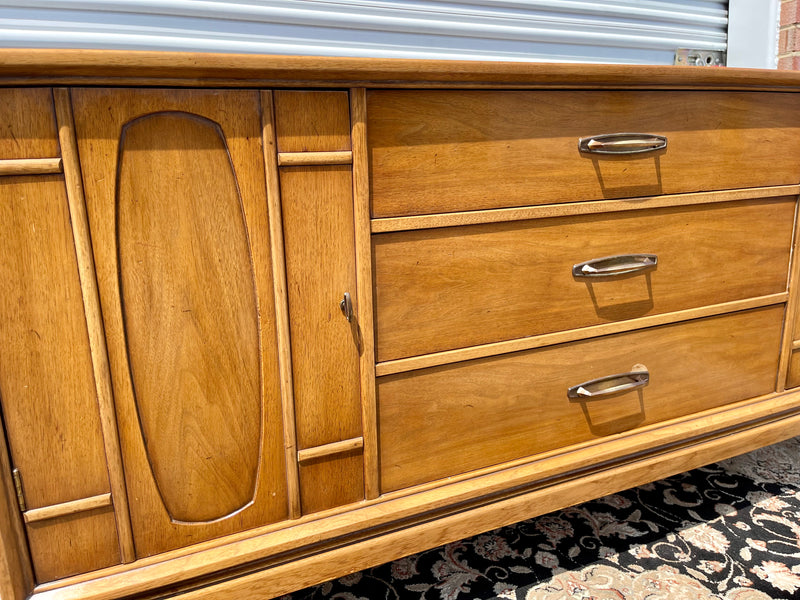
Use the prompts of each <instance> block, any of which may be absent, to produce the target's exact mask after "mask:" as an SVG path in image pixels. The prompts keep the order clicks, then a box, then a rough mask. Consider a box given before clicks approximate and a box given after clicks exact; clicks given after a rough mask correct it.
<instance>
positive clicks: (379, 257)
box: [373, 197, 795, 361]
mask: <svg viewBox="0 0 800 600" xmlns="http://www.w3.org/2000/svg"><path fill="white" fill-rule="evenodd" d="M794 210H795V198H794V197H784V198H777V199H767V200H755V201H744V202H734V203H725V204H712V205H699V206H690V207H685V208H680V207H678V208H663V209H656V210H651V211H630V212H623V213H610V214H604V215H593V216H578V217H564V218H553V219H538V220H531V221H519V222H512V223H498V224H490V225H472V226H466V227H449V228H442V229H430V230H422V231H413V232H402V233H390V234H379V235H375V236H373V244H374V255H375V315H376V336H377V348H378V352H377V354H378V360H379V361H385V360H391V359H397V358H401V357H407V356H414V355H420V354H426V353H431V352H438V351H443V350H450V349H454V348H464V347H468V346H474V345H476V344H485V343H491V342H498V341H501V340H508V339H515V338H522V337H526V336H532V335H539V334H543V333H550V332H554V331H563V330H567V329H573V328H578V327H586V326H591V325H597V324H601V323H609V322H615V321H621V320H627V319H634V318H638V317H642V316H645V315H652V314H659V313H664V312H671V311H677V310H683V309H688V308H693V307H700V306H704V305H708V304H716V303H721V302H730V301H734V300H742V299H745V298H747V297H750V296H761V295H768V294H774V293H779V292H782V291H785V290H786V282H787V275H788V269H789V249H790V246H791V240H792V232H793V219H794ZM631 253H651V254H656V255H657V256H658V265H657V267H656V268H655V269H654V270H652V271H647V272H643V273H641V274H638V275H631V276H627V277H609V278H596V279H578V278H575V277H573V275H572V266H573V265H574V264H577V263H581V262H584V261H587V260H590V259H594V258H601V257H605V256H611V255H617V254H631Z"/></svg>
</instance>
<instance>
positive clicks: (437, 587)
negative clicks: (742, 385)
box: [282, 437, 800, 600]
mask: <svg viewBox="0 0 800 600" xmlns="http://www.w3.org/2000/svg"><path fill="white" fill-rule="evenodd" d="M575 598H579V599H585V600H590V599H591V600H611V599H614V600H620V599H625V600H628V599H636V600H661V599H675V598H680V599H681V600H770V599H774V598H800V437H798V438H794V439H791V440H788V441H786V442H783V443H780V444H776V445H774V446H770V447H767V448H762V449H760V450H756V451H755V452H751V453H749V454H745V455H742V456H739V457H736V458H733V459H730V460H727V461H723V462H720V463H716V464H712V465H709V466H707V467H703V468H701V469H695V470H693V471H688V472H686V473H681V474H680V475H676V476H674V477H669V478H667V479H663V480H661V481H657V482H655V483H651V484H647V485H643V486H641V487H638V488H633V489H630V490H626V491H624V492H621V493H619V494H613V495H611V496H606V497H604V498H600V499H598V500H595V501H592V502H586V503H584V504H581V505H578V506H573V507H570V508H567V509H564V510H562V511H557V512H554V513H550V514H548V515H544V516H541V517H538V518H534V519H530V520H528V521H523V522H521V523H517V524H515V525H512V526H509V527H503V528H501V529H498V530H496V531H492V532H489V533H486V534H483V535H478V536H475V537H473V538H469V539H465V540H461V541H459V542H455V543H452V544H448V545H446V546H442V547H440V548H435V549H433V550H429V551H427V552H421V553H419V554H415V555H412V556H409V557H406V558H402V559H400V560H397V561H394V562H391V563H388V564H385V565H381V566H379V567H375V568H372V569H368V570H366V571H362V572H360V573H355V574H353V575H349V576H347V577H342V578H340V579H337V580H334V581H329V582H326V583H323V584H321V585H318V586H315V587H312V588H308V589H305V590H302V591H299V592H295V593H293V594H291V595H287V596H284V597H283V599H282V600H406V599H408V600H412V599H413V600H489V599H492V600H494V599H498V600H499V599H507V600H562V599H563V600H572V599H575Z"/></svg>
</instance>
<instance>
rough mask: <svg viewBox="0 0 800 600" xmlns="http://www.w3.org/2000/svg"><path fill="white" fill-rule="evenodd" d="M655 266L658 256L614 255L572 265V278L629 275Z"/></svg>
mask: <svg viewBox="0 0 800 600" xmlns="http://www.w3.org/2000/svg"><path fill="white" fill-rule="evenodd" d="M657 265H658V256H656V255H655V254H615V255H614V256H604V257H602V258H593V259H592V260H587V261H586V262H582V263H578V264H577V265H572V276H573V277H578V278H587V277H588V278H591V277H614V276H616V275H627V274H629V273H641V272H642V271H647V270H649V269H654V268H655V267H656V266H657Z"/></svg>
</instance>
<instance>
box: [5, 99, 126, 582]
mask: <svg viewBox="0 0 800 600" xmlns="http://www.w3.org/2000/svg"><path fill="white" fill-rule="evenodd" d="M59 157H60V150H59V144H58V136H57V126H56V120H55V117H54V106H53V97H52V92H51V91H50V90H49V89H36V88H34V89H25V90H21V89H4V90H0V159H2V160H9V163H7V164H6V165H4V167H5V169H4V173H3V176H0V239H2V244H0V404H1V405H2V406H0V409H2V410H1V411H0V412H1V413H2V421H3V425H4V427H3V426H2V425H0V444H4V443H5V442H4V440H3V439H2V437H3V435H2V430H3V429H5V431H6V433H7V436H8V449H9V451H10V452H9V454H10V460H11V465H7V466H11V467H13V468H14V469H16V472H17V484H18V486H19V489H20V491H21V492H22V496H23V499H24V502H22V503H21V504H20V506H19V507H15V509H16V508H18V509H20V510H22V511H23V512H22V519H23V520H24V523H25V533H26V534H27V542H28V548H29V551H30V558H31V561H32V563H33V569H34V573H35V578H36V581H37V582H38V583H43V582H46V581H51V580H53V579H58V578H61V577H67V576H69V575H74V574H76V573H83V572H86V571H91V570H94V569H100V568H103V567H107V566H110V565H115V564H117V563H119V562H120V547H119V543H118V540H117V528H116V523H115V519H114V510H113V507H112V499H111V495H110V491H111V489H110V486H109V478H108V471H107V468H106V457H105V451H104V443H103V435H102V430H101V419H100V414H99V411H98V404H97V389H96V387H95V379H94V374H93V370H92V356H91V351H90V345H89V331H88V327H87V322H86V318H85V313H84V303H83V295H82V289H81V287H82V286H81V280H80V277H79V267H78V260H77V257H76V247H75V240H74V239H73V229H72V227H71V224H70V211H69V208H68V204H69V203H68V200H67V193H66V188H65V184H64V176H63V175H62V174H61V173H53V172H52V171H53V170H58V167H56V168H55V169H52V168H45V169H42V168H41V166H39V165H37V164H36V163H37V161H41V160H42V159H45V160H47V159H49V160H50V161H51V162H52V161H53V159H55V162H56V164H57V163H58V159H59ZM15 171H16V172H15ZM26 172H27V173H29V174H25V175H23V173H26ZM31 173H37V174H31ZM4 451H5V449H2V452H4ZM0 462H3V461H1V460H0ZM4 471H5V469H4ZM7 474H8V473H6V472H3V473H0V477H6V476H7ZM7 550H8V551H9V553H12V552H13V551H11V549H10V548H8V549H7ZM2 553H3V550H0V554H2ZM9 558H10V557H9ZM2 562H4V561H3V560H2V559H0V563H2ZM2 571H3V568H2V564H0V579H2V577H3V573H2ZM2 588H4V586H3V585H0V590H1V589H2ZM0 595H2V591H0Z"/></svg>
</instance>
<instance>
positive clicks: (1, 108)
mask: <svg viewBox="0 0 800 600" xmlns="http://www.w3.org/2000/svg"><path fill="white" fill-rule="evenodd" d="M59 154H60V153H59V147H58V133H57V132H56V118H55V109H54V107H53V94H52V92H51V91H50V90H49V89H46V88H32V89H15V88H10V89H3V90H0V160H7V159H19V158H54V157H57V156H59Z"/></svg>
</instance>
